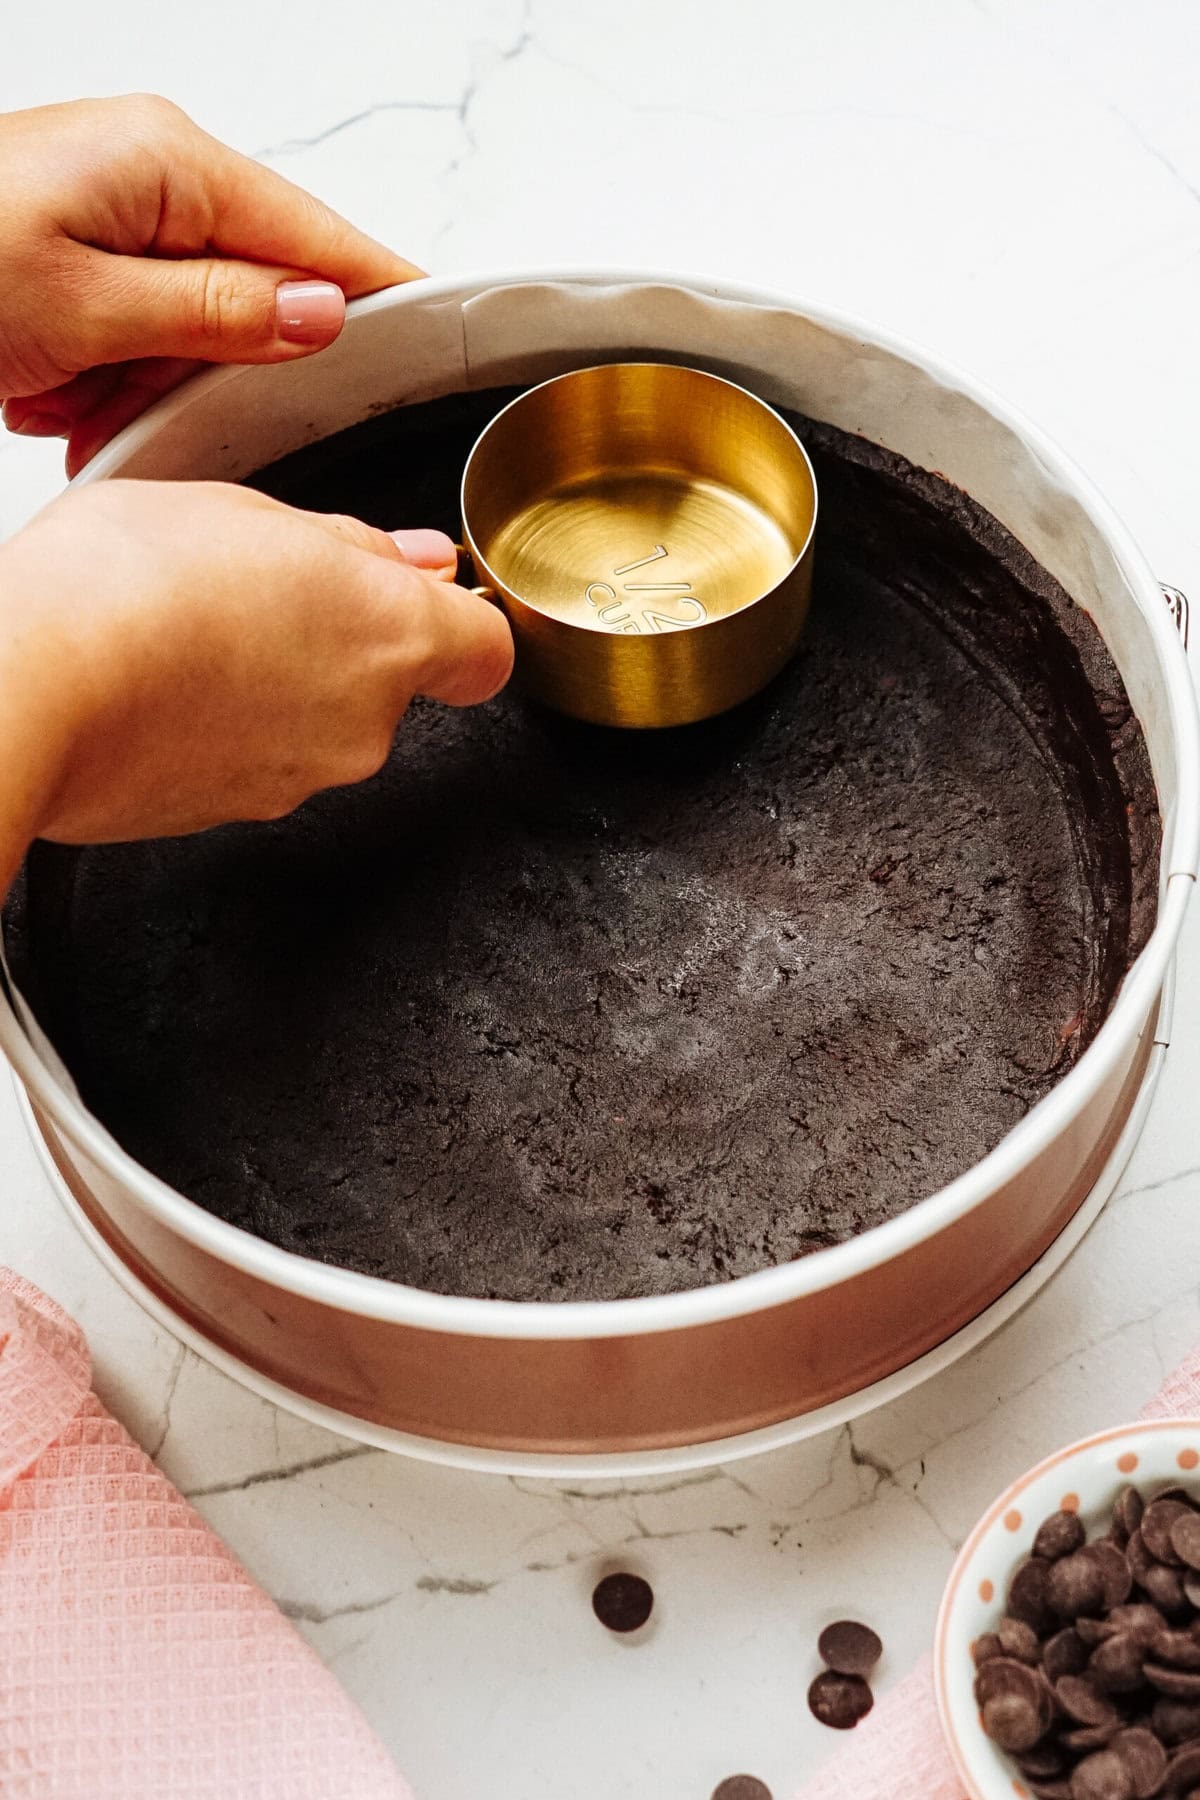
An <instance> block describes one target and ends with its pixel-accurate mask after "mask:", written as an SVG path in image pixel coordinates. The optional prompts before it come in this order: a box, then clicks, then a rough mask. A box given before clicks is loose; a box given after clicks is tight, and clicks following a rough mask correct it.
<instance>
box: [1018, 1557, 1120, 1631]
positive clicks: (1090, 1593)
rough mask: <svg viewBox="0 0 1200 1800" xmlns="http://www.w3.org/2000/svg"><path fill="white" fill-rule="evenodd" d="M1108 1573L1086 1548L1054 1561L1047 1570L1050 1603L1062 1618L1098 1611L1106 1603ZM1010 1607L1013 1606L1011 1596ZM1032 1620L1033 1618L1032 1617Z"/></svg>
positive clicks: (1046, 1589) (1074, 1617) (1075, 1617)
mask: <svg viewBox="0 0 1200 1800" xmlns="http://www.w3.org/2000/svg"><path fill="white" fill-rule="evenodd" d="M1104 1585H1105V1583H1104V1573H1103V1571H1102V1570H1101V1569H1100V1568H1099V1566H1098V1565H1097V1563H1096V1562H1095V1561H1094V1559H1093V1558H1092V1557H1090V1556H1089V1555H1088V1554H1087V1552H1086V1550H1076V1551H1075V1552H1074V1554H1073V1555H1071V1556H1064V1557H1062V1558H1060V1560H1059V1561H1058V1562H1054V1563H1051V1564H1050V1566H1049V1568H1048V1569H1047V1571H1046V1588H1045V1593H1046V1603H1047V1605H1048V1606H1049V1607H1050V1610H1051V1612H1053V1613H1056V1614H1057V1615H1058V1617H1059V1618H1060V1619H1077V1618H1079V1617H1080V1615H1081V1614H1083V1613H1098V1612H1099V1611H1100V1609H1101V1607H1102V1606H1103V1605H1104ZM1009 1610H1010V1611H1011V1610H1012V1602H1011V1599H1010V1601H1009ZM1029 1622H1030V1623H1031V1624H1032V1623H1033V1621H1032V1620H1030V1621H1029Z"/></svg>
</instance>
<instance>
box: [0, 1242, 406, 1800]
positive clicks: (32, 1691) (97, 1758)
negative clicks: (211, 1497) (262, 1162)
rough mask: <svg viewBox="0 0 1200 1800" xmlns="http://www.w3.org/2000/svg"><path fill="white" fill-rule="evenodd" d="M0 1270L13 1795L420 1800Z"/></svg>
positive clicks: (9, 1779) (0, 1424)
mask: <svg viewBox="0 0 1200 1800" xmlns="http://www.w3.org/2000/svg"><path fill="white" fill-rule="evenodd" d="M90 1384H91V1358H90V1357H89V1355H88V1349H87V1345H86V1343H85V1341H84V1338H83V1334H82V1333H81V1332H80V1330H79V1328H78V1327H77V1326H76V1325H75V1324H73V1323H72V1321H71V1320H70V1319H69V1318H68V1317H67V1315H66V1314H65V1313H64V1312H62V1311H61V1309H60V1308H59V1307H57V1306H55V1304H54V1302H53V1301H51V1300H48V1299H47V1298H46V1296H45V1295H44V1294H42V1293H39V1291H38V1290H37V1288H35V1287H33V1286H32V1284H31V1283H29V1282H27V1281H23V1280H22V1279H21V1278H20V1277H19V1276H17V1275H13V1274H12V1273H10V1272H9V1271H7V1270H5V1269H0V1795H3V1797H4V1800H151V1797H152V1796H153V1800H343V1797H344V1800H352V1797H353V1800H412V1795H411V1790H410V1789H409V1787H408V1786H407V1784H406V1783H405V1782H404V1781H403V1780H402V1779H401V1777H400V1775H399V1774H398V1772H397V1770H396V1768H395V1765H394V1764H393V1762H392V1760H391V1758H390V1757H389V1755H388V1753H387V1751H386V1750H385V1749H384V1747H383V1745H382V1744H381V1743H380V1742H379V1740H378V1738H377V1737H376V1736H375V1735H374V1733H373V1732H372V1730H371V1728H370V1726H369V1725H368V1724H367V1721H366V1720H365V1718H364V1717H363V1715H362V1714H361V1713H360V1712H359V1710H358V1708H357V1707H356V1706H355V1705H354V1703H353V1702H352V1701H351V1699H350V1698H349V1696H348V1695H347V1694H346V1693H345V1692H344V1691H343V1689H342V1688H341V1687H340V1686H339V1685H338V1683H337V1681H336V1680H335V1679H334V1677H333V1676H332V1675H331V1674H330V1673H329V1671H328V1670H327V1669H326V1668H324V1667H323V1665H322V1663H321V1662H320V1660H319V1658H318V1657H317V1656H315V1655H314V1653H313V1652H312V1651H311V1650H310V1649H309V1648H308V1646H307V1644H305V1642H304V1640H303V1639H302V1638H301V1637H300V1636H299V1635H298V1634H297V1632H296V1631H294V1630H293V1628H292V1626H291V1625H289V1624H288V1622H287V1620H286V1619H285V1618H284V1617H283V1615H282V1613H280V1612H279V1611H278V1610H277V1609H276V1607H275V1606H274V1605H273V1604H272V1603H271V1601H270V1600H268V1599H267V1596H266V1595H265V1594H264V1593H263V1592H262V1591H261V1589H259V1588H257V1587H256V1586H255V1585H254V1583H253V1582H252V1581H251V1579H250V1577H249V1576H248V1575H247V1573H246V1571H245V1570H244V1569H243V1568H242V1567H241V1565H240V1564H239V1563H238V1562H237V1561H236V1560H235V1558H234V1557H233V1555H232V1554H231V1552H230V1551H229V1550H227V1549H226V1548H225V1545H224V1544H222V1543H221V1541H220V1539H219V1538H217V1537H216V1536H214V1534H213V1533H212V1532H211V1531H210V1530H209V1528H208V1526H207V1525H206V1524H205V1523H204V1521H203V1519H201V1518H200V1516H199V1514H198V1513H196V1512H194V1511H193V1510H192V1508H191V1507H190V1506H189V1505H188V1504H187V1502H186V1501H185V1500H183V1499H182V1498H181V1497H180V1495H179V1494H178V1493H177V1492H176V1491H175V1489H174V1488H173V1487H172V1486H171V1484H170V1482H169V1481H168V1480H167V1479H166V1477H165V1476H164V1475H162V1474H160V1473H159V1471H158V1470H157V1469H156V1468H155V1466H154V1464H153V1463H152V1462H151V1461H150V1459H149V1457H148V1456H146V1455H144V1453H143V1452H142V1451H141V1450H139V1449H138V1447H137V1445H136V1444H135V1443H134V1441H133V1439H132V1438H131V1437H130V1436H129V1434H128V1433H127V1432H126V1431H125V1430H123V1428H122V1427H121V1426H120V1425H118V1423H117V1421H116V1420H115V1419H114V1418H113V1417H112V1416H111V1415H110V1414H109V1413H107V1412H106V1411H105V1409H104V1407H103V1406H102V1405H101V1404H100V1402H99V1400H97V1398H96V1396H95V1395H94V1394H93V1393H92V1392H91V1387H90Z"/></svg>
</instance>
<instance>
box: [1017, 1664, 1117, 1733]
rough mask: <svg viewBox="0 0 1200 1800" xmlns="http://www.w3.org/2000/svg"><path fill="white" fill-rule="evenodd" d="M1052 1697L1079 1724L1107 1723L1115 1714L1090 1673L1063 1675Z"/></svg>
mask: <svg viewBox="0 0 1200 1800" xmlns="http://www.w3.org/2000/svg"><path fill="white" fill-rule="evenodd" d="M988 1666H989V1667H994V1665H991V1664H989V1665H988ZM1054 1697H1055V1699H1056V1700H1057V1701H1058V1703H1059V1705H1060V1706H1061V1707H1062V1709H1063V1711H1064V1712H1065V1713H1066V1715H1067V1717H1068V1718H1071V1719H1074V1720H1076V1721H1077V1723H1078V1724H1080V1725H1107V1724H1108V1722H1109V1720H1110V1719H1113V1718H1116V1716H1117V1709H1116V1707H1115V1706H1114V1705H1113V1703H1112V1701H1111V1700H1110V1699H1109V1697H1108V1695H1107V1694H1106V1693H1105V1692H1104V1690H1103V1689H1102V1688H1101V1687H1100V1685H1099V1683H1098V1682H1096V1681H1094V1680H1093V1679H1092V1677H1091V1676H1090V1675H1064V1676H1063V1678H1062V1680H1061V1681H1056V1682H1055V1684H1054Z"/></svg>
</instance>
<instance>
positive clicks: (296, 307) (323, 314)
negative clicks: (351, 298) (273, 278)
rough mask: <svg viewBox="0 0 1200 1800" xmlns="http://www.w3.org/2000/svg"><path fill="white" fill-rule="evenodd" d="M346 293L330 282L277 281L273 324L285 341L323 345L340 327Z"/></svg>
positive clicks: (344, 315)
mask: <svg viewBox="0 0 1200 1800" xmlns="http://www.w3.org/2000/svg"><path fill="white" fill-rule="evenodd" d="M345 318H346V296H345V294H343V292H342V290H341V288H340V287H335V286H334V284H333V282H332V281H281V282H280V284H279V286H278V287H277V288H276V289H275V323H276V326H277V327H278V330H279V335H280V337H281V338H286V339H287V341H288V343H289V344H327V343H328V342H329V341H330V339H331V338H335V337H336V336H337V334H338V332H339V331H340V330H341V329H342V325H343V323H344V322H345Z"/></svg>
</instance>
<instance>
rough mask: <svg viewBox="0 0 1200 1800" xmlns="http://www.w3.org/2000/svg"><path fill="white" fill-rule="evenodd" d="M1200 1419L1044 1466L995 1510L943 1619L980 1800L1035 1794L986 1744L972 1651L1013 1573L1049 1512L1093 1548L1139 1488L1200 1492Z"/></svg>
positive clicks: (1108, 1441) (1090, 1444) (967, 1763)
mask: <svg viewBox="0 0 1200 1800" xmlns="http://www.w3.org/2000/svg"><path fill="white" fill-rule="evenodd" d="M1198 1469H1200V1419H1148V1420H1143V1421H1141V1422H1140V1423H1138V1424H1134V1425H1118V1426H1115V1427H1114V1428H1113V1429H1112V1430H1111V1431H1101V1432H1098V1433H1097V1435H1096V1436H1095V1437H1089V1438H1083V1439H1082V1440H1081V1441H1080V1442H1079V1443H1077V1444H1071V1445H1070V1446H1069V1447H1068V1448H1067V1449H1066V1450H1059V1451H1057V1452H1056V1453H1055V1454H1054V1455H1053V1456H1048V1457H1047V1458H1046V1460H1045V1462H1040V1463H1038V1465H1037V1467H1036V1468H1034V1469H1030V1471H1029V1473H1028V1474H1026V1475H1022V1476H1021V1477H1020V1478H1019V1480H1017V1481H1014V1482H1013V1484H1012V1486H1011V1487H1010V1488H1008V1489H1006V1490H1005V1492H1004V1493H1003V1494H1001V1496H1000V1498H999V1499H998V1500H996V1501H994V1502H993V1503H992V1505H991V1506H990V1507H989V1508H988V1510H987V1512H986V1513H985V1514H984V1515H983V1518H982V1519H980V1521H979V1523H978V1525H976V1527H975V1529H974V1531H972V1533H971V1535H970V1537H969V1538H968V1539H967V1541H966V1543H965V1544H964V1545H963V1547H962V1549H961V1550H960V1551H959V1554H958V1559H957V1561H956V1562H955V1564H954V1567H953V1569H952V1570H951V1571H950V1579H949V1581H948V1582H947V1583H946V1591H945V1593H944V1594H943V1596H942V1604H941V1609H940V1611H939V1613H938V1620H937V1629H936V1633H935V1636H934V1648H933V1678H934V1687H935V1689H936V1692H937V1702H938V1711H939V1713H940V1714H941V1719H942V1729H943V1731H944V1732H945V1734H946V1742H947V1744H948V1746H949V1749H950V1754H951V1756H952V1757H953V1759H954V1765H955V1767H956V1769H957V1770H958V1774H959V1776H960V1778H961V1780H962V1783H963V1786H964V1787H965V1789H966V1791H967V1794H968V1796H969V1797H970V1800H1013V1797H1014V1795H1015V1796H1017V1797H1018V1800H1020V1796H1023V1795H1026V1794H1028V1792H1029V1790H1028V1788H1027V1787H1026V1785H1025V1783H1024V1782H1023V1781H1022V1780H1021V1778H1020V1775H1019V1773H1018V1770H1017V1766H1016V1763H1015V1762H1014V1761H1013V1760H1012V1758H1011V1757H1010V1756H1009V1755H1008V1754H1007V1752H1005V1751H1003V1750H1000V1749H998V1748H997V1746H996V1745H995V1744H993V1743H992V1741H991V1739H990V1738H989V1737H987V1736H986V1734H985V1732H984V1729H983V1725H982V1723H981V1722H980V1716H979V1708H978V1706H977V1705H976V1702H975V1696H974V1693H973V1691H972V1689H973V1686H974V1681H975V1665H974V1662H973V1661H972V1658H971V1645H972V1644H973V1643H974V1642H975V1640H976V1638H979V1637H982V1636H983V1633H984V1632H985V1631H991V1630H994V1629H995V1625H996V1621H997V1620H998V1619H999V1618H1000V1617H1001V1615H1002V1614H1003V1611H1004V1601H1005V1596H1006V1594H1007V1592H1008V1584H1009V1581H1010V1580H1011V1578H1012V1574H1013V1571H1014V1569H1015V1568H1016V1566H1017V1564H1018V1563H1019V1562H1020V1561H1021V1559H1022V1558H1023V1557H1024V1556H1026V1555H1027V1554H1028V1553H1029V1550H1030V1548H1031V1546H1032V1543H1033V1538H1034V1533H1035V1532H1036V1531H1037V1528H1038V1526H1039V1525H1040V1524H1041V1522H1042V1520H1043V1519H1044V1518H1046V1516H1047V1515H1048V1514H1049V1513H1052V1512H1057V1511H1058V1510H1059V1509H1060V1508H1062V1509H1063V1510H1065V1511H1068V1512H1078V1513H1079V1515H1080V1517H1081V1518H1082V1519H1083V1522H1084V1524H1085V1526H1086V1527H1087V1534H1088V1537H1089V1539H1091V1538H1093V1537H1095V1536H1097V1535H1098V1534H1100V1533H1102V1532H1104V1531H1106V1530H1107V1529H1108V1523H1109V1516H1110V1514H1111V1512H1112V1505H1113V1501H1114V1500H1115V1499H1116V1497H1117V1495H1118V1493H1119V1492H1120V1490H1121V1489H1122V1488H1123V1487H1124V1486H1126V1485H1127V1484H1128V1483H1129V1482H1133V1483H1134V1484H1135V1485H1136V1486H1138V1487H1140V1488H1141V1489H1142V1491H1143V1493H1144V1494H1146V1495H1147V1497H1148V1496H1149V1494H1150V1493H1151V1492H1153V1490H1154V1489H1155V1488H1159V1487H1167V1486H1169V1485H1174V1484H1176V1483H1180V1482H1183V1483H1186V1482H1187V1481H1188V1480H1189V1479H1191V1480H1195V1481H1196V1482H1197V1488H1198V1491H1200V1477H1198V1476H1197V1470H1198Z"/></svg>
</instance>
